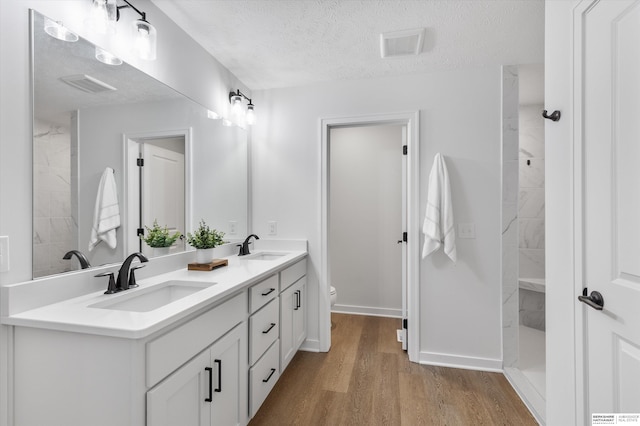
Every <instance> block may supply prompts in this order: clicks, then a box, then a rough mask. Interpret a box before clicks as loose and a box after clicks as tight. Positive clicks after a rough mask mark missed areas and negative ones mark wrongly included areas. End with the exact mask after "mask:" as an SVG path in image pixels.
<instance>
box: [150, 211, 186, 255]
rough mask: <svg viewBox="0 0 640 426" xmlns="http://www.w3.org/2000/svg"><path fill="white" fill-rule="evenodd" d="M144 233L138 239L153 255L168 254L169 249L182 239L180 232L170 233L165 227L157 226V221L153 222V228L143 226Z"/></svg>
mask: <svg viewBox="0 0 640 426" xmlns="http://www.w3.org/2000/svg"><path fill="white" fill-rule="evenodd" d="M145 228H146V232H145V234H144V235H140V239H141V240H142V241H144V242H145V243H147V246H149V247H151V248H152V249H153V253H154V255H163V254H169V249H170V248H171V246H173V245H174V244H175V242H176V241H177V239H178V238H180V237H182V234H181V233H180V231H175V232H170V231H169V228H168V227H167V226H166V225H165V226H164V227H161V226H160V225H158V220H157V219H156V220H154V221H153V226H152V227H151V228H149V227H148V226H145Z"/></svg>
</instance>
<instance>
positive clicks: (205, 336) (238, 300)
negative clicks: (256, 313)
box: [146, 292, 247, 387]
mask: <svg viewBox="0 0 640 426" xmlns="http://www.w3.org/2000/svg"><path fill="white" fill-rule="evenodd" d="M246 316H247V293H246V292H242V293H240V294H238V295H237V296H235V297H233V298H231V299H229V300H227V301H226V302H224V303H222V304H220V305H218V306H216V307H214V308H212V309H211V310H209V311H207V312H205V313H204V314H202V315H200V316H198V317H196V318H194V319H193V320H191V321H189V322H187V323H185V324H183V325H181V326H180V327H177V328H174V329H173V330H171V331H170V332H168V333H167V334H164V335H162V336H160V337H158V338H157V339H155V340H152V341H151V342H149V343H147V354H146V355H147V374H146V376H147V378H146V383H147V386H148V387H152V386H153V385H155V384H156V383H158V382H159V381H160V380H162V379H163V378H165V377H166V376H168V375H169V374H170V373H171V372H172V371H174V370H176V369H177V368H178V367H180V366H181V365H182V364H184V363H185V362H187V361H188V360H189V359H190V358H192V357H193V356H194V355H196V354H197V353H198V352H200V351H202V350H203V349H204V348H206V347H207V346H209V345H211V344H212V343H213V342H215V341H216V340H218V339H219V338H220V337H222V336H223V335H224V334H226V333H227V332H228V331H229V330H231V329H232V328H233V327H235V325H236V324H239V323H241V322H242V321H244V320H245V318H246Z"/></svg>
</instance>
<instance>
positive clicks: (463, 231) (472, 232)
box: [458, 223, 476, 239]
mask: <svg viewBox="0 0 640 426" xmlns="http://www.w3.org/2000/svg"><path fill="white" fill-rule="evenodd" d="M475 237H476V224H475V223H459V224H458V238H467V239H473V238H475Z"/></svg>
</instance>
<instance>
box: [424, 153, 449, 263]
mask: <svg viewBox="0 0 640 426" xmlns="http://www.w3.org/2000/svg"><path fill="white" fill-rule="evenodd" d="M422 233H423V234H424V246H423V247H422V258H423V259H424V258H425V257H427V256H429V255H430V254H431V253H433V252H434V251H436V250H438V249H439V248H440V246H441V245H442V243H444V252H445V254H446V255H447V256H449V258H450V259H451V260H452V261H453V263H455V262H456V259H457V254H456V232H455V229H454V224H453V206H452V204H451V186H450V185H449V173H448V172H447V165H446V164H445V162H444V157H443V156H442V155H440V153H438V154H436V156H435V158H434V159H433V166H432V167H431V173H430V174H429V193H428V194H427V210H426V213H425V218H424V224H423V225H422Z"/></svg>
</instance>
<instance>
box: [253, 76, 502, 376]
mask: <svg viewBox="0 0 640 426" xmlns="http://www.w3.org/2000/svg"><path fill="white" fill-rule="evenodd" d="M500 93H501V70H500V67H499V66H494V67H490V68H483V69H471V70H459V71H451V72H440V73H432V74H421V75H412V76H403V77H398V78H384V79H374V80H358V81H350V82H338V83H327V84H319V85H314V86H310V87H301V88H287V89H274V90H265V91H259V92H254V100H255V101H256V105H261V110H262V109H264V110H265V111H266V112H267V114H264V115H261V117H260V121H259V122H258V124H257V125H256V126H255V127H254V130H253V139H252V141H253V143H252V152H253V156H252V162H253V168H252V173H253V181H252V188H253V230H254V231H255V232H256V233H257V234H258V235H262V234H265V235H266V233H267V221H269V220H277V221H278V238H307V239H308V240H309V253H310V259H309V268H310V270H309V297H310V300H317V295H318V291H320V288H319V278H318V273H319V270H320V225H319V224H320V202H321V200H320V190H321V182H320V154H321V149H320V124H319V119H320V118H330V117H347V116H357V115H370V114H378V113H389V112H398V111H411V110H420V135H419V136H420V144H421V146H420V152H421V177H420V185H421V188H422V191H421V200H420V211H421V212H424V207H425V195H426V193H425V191H426V188H427V179H428V175H429V170H430V168H431V164H432V161H433V156H434V155H435V154H436V153H437V152H441V153H442V154H443V155H445V156H446V161H447V166H448V169H449V173H450V178H451V185H452V191H453V208H454V217H455V220H456V222H467V223H468V222H472V223H475V224H476V233H477V238H476V239H472V240H458V241H457V243H458V263H457V264H456V265H453V264H452V263H451V262H450V261H448V260H447V258H446V257H445V256H444V255H443V254H442V252H439V253H436V254H434V255H432V256H431V257H429V258H427V259H426V260H424V261H422V262H421V264H420V291H421V300H420V306H421V312H420V316H421V321H420V322H421V347H420V350H421V359H422V360H423V361H425V362H433V363H454V364H457V365H470V366H480V367H487V368H500V367H501V364H500V359H501V326H500V306H501V305H500V304H501V291H500V258H501V254H500V168H501V163H500V161H501V160H500V129H501V114H500V99H501V95H500ZM409 238H421V236H420V235H410V236H409ZM421 241H422V240H421ZM322 291H325V289H322ZM311 307H312V309H309V326H310V327H309V332H308V336H309V338H310V339H318V336H319V332H318V311H317V306H313V305H312V306H311Z"/></svg>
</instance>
